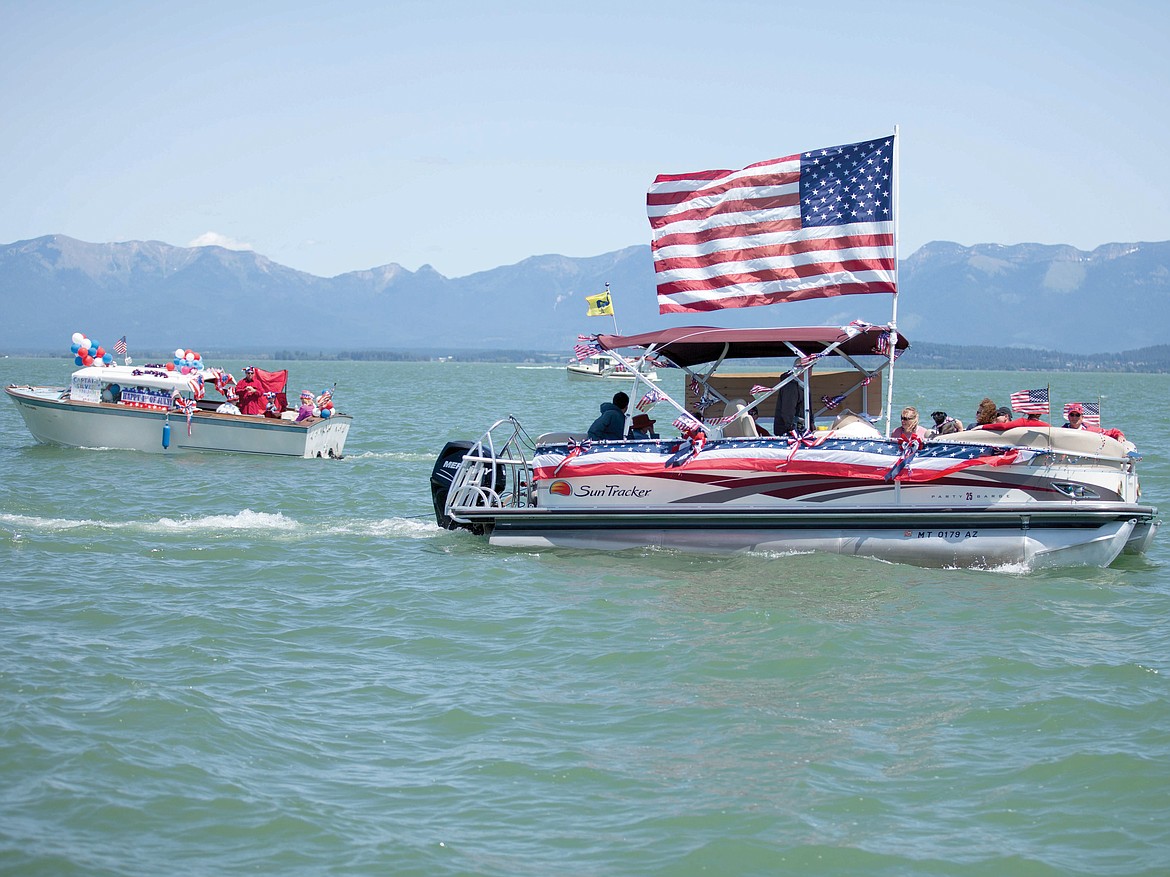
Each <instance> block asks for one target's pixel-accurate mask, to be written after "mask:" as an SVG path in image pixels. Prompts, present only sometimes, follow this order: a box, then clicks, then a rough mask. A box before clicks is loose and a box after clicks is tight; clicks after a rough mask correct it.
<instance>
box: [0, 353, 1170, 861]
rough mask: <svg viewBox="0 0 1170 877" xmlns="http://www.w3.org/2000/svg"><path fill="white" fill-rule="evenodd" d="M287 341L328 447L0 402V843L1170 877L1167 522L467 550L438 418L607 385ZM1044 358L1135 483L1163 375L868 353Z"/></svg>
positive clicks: (3, 851)
mask: <svg viewBox="0 0 1170 877" xmlns="http://www.w3.org/2000/svg"><path fill="white" fill-rule="evenodd" d="M212 364H215V365H222V366H224V367H227V368H229V369H230V370H232V371H234V372H235V373H236V374H239V367H240V366H241V365H242V363H239V362H220V363H212ZM264 365H266V367H267V366H268V365H271V364H264ZM281 365H283V364H281ZM70 368H71V366H70V361H66V360H65V359H64V358H62V359H60V360H57V359H3V360H0V380H2V381H3V383H5V384H7V383H14V382H18V383H27V382H34V383H57V384H59V383H62V382H64V380H65V379H66V375H67V373H68V372H69V371H70ZM289 368H290V369H291V374H292V383H291V384H290V391H292V392H294V393H295V392H299V390H301V389H302V388H309V389H313V390H316V391H320V389H322V388H323V387H325V386H329V385H331V384H332V383H333V382H334V381H336V382H337V392H336V400H337V403H338V407H339V408H340V409H341V410H345V411H348V412H350V413H353V414H354V415H355V416H356V420H355V423H354V426H353V429H352V431H351V433H350V438H349V443H348V445H347V448H346V452H347V454H346V457H345V459H343V460H341V461H329V460H290V461H285V460H255V459H249V458H237V457H231V456H212V455H205V456H190V457H176V458H163V457H154V456H147V455H138V454H133V453H128V452H121V451H80V450H65V449H57V448H49V447H43V446H38V445H35V444H34V443H33V441H32V439H31V437H30V436H29V434H28V432H27V431H26V429H25V427H24V424H23V422H22V421H21V420H20V418H19V415H18V414H17V412H16V410H15V406H13V405H12V404H11V402H9V401H8V400H7V399H4V400H0V401H2V405H0V569H3V575H2V578H0V582H2V584H0V872H2V873H4V874H12V875H25V874H27V875H34V874H35V875H41V874H44V875H72V874H85V875H144V877H146V875H149V877H157V875H159V874H172V873H176V874H184V875H224V874H241V873H260V874H279V875H282V877H297V875H304V877H309V875H314V877H316V875H323V874H336V875H383V874H390V875H429V877H434V875H500V877H512V875H533V877H537V875H539V877H546V875H550V874H571V875H671V877H681V875H699V874H715V875H746V874H768V875H775V874H800V875H859V874H864V875H890V877H904V875H964V877H967V875H987V877H1002V875H1007V874H1010V875H1094V877H1100V875H1155V874H1156V875H1165V874H1167V873H1170V864H1168V863H1170V824H1168V819H1167V817H1168V815H1170V792H1168V790H1170V684H1168V683H1170V623H1168V621H1167V619H1168V618H1170V574H1168V569H1170V547H1168V545H1170V531H1168V532H1163V533H1162V534H1160V536H1159V538H1158V539H1157V540H1156V542H1155V544H1154V547H1153V549H1152V551H1151V552H1150V553H1149V554H1148V555H1147V556H1145V557H1144V558H1124V559H1123V560H1122V561H1120V562H1119V564H1118V565H1116V566H1114V567H1112V568H1109V569H1076V570H1066V571H1058V572H1044V573H1037V574H1033V575H1028V576H1020V575H1010V574H1006V573H1002V572H980V571H939V570H925V569H918V568H914V567H907V566H897V565H891V564H885V563H878V562H875V561H869V560H860V559H855V558H843V557H834V556H817V555H811V556H795V557H768V556H734V557H706V556H683V555H678V554H673V553H670V552H664V551H651V550H645V551H629V552H623V553H617V554H602V553H587V552H568V551H540V552H518V551H508V550H502V549H493V548H489V547H488V546H487V545H486V544H484V543H483V542H482V541H480V540H478V539H476V538H475V537H473V536H471V535H470V534H468V533H464V532H454V533H453V532H446V531H442V530H439V529H438V528H437V527H436V526H435V524H434V522H433V519H432V514H431V506H430V497H429V487H428V480H429V475H430V469H431V465H432V462H433V460H434V458H435V456H436V454H437V453H438V451H439V450H440V449H441V447H442V446H443V444H444V443H445V442H446V441H447V440H449V439H455V438H476V437H477V436H478V435H479V434H480V433H481V432H482V431H483V430H484V429H486V428H487V426H489V425H490V423H491V422H492V421H493V420H494V419H496V418H497V417H500V416H503V415H504V414H509V413H511V414H515V415H517V416H518V417H519V418H520V419H521V421H522V422H523V423H524V424H525V426H526V427H528V429H529V432H530V433H531V434H533V435H535V434H537V433H539V432H543V431H546V430H554V429H575V430H579V429H583V428H585V427H586V426H588V424H589V423H590V422H591V421H592V419H593V418H594V416H595V415H596V411H597V406H598V404H599V403H600V402H601V401H604V400H607V399H608V397H609V396H610V395H611V394H612V392H613V390H614V388H613V386H612V385H611V384H591V383H580V382H570V381H569V380H568V379H567V378H566V376H565V375H564V373H563V371H561V370H559V369H539V368H518V367H516V366H513V365H472V364H457V363H310V362H297V363H291V364H289ZM674 379H676V380H677V378H674ZM1049 382H1051V385H1052V396H1053V400H1054V402H1055V403H1060V402H1064V401H1070V400H1080V401H1085V400H1094V399H1096V398H1097V397H1098V396H1100V397H1101V399H1102V408H1103V412H1104V420H1105V423H1106V425H1107V426H1117V427H1120V428H1121V429H1123V430H1124V431H1125V432H1126V434H1127V435H1128V436H1129V437H1130V438H1131V439H1132V440H1134V441H1135V442H1136V443H1137V445H1138V447H1139V450H1140V451H1142V452H1143V454H1144V462H1143V468H1142V478H1143V489H1144V495H1145V498H1146V499H1147V500H1149V501H1150V502H1152V503H1154V504H1156V505H1160V506H1161V507H1162V508H1163V510H1165V509H1166V508H1167V507H1168V505H1170V501H1168V498H1170V458H1168V456H1167V441H1166V436H1167V435H1168V434H1170V414H1168V412H1167V405H1166V402H1167V399H1168V398H1170V376H1166V375H1097V376H1090V375H1066V374H1056V375H1037V374H1020V373H1014V374H1008V373H961V372H943V371H906V370H899V372H898V375H897V384H896V386H895V390H896V392H895V400H896V403H895V404H896V405H897V406H898V407H899V408H900V407H901V406H902V405H906V404H916V405H918V406H919V408H920V410H923V411H925V412H929V411H931V410H933V409H935V408H940V407H941V408H945V409H946V410H947V411H949V412H950V413H952V414H955V415H957V416H959V417H960V418H962V419H963V420H969V419H970V418H971V417H972V415H973V412H974V409H975V406H976V404H977V403H978V401H979V400H980V399H981V398H982V397H983V396H984V395H990V396H992V397H993V398H995V399H996V400H997V401H999V402H1000V403H1001V404H1006V403H1007V399H1008V395H1009V393H1010V392H1012V391H1013V390H1021V389H1028V388H1031V387H1035V386H1044V385H1045V384H1046V383H1049ZM671 389H676V388H675V387H671ZM668 419H669V418H668ZM659 425H660V426H663V425H665V424H662V423H660V424H659Z"/></svg>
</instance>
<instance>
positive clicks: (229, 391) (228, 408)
mask: <svg viewBox="0 0 1170 877" xmlns="http://www.w3.org/2000/svg"><path fill="white" fill-rule="evenodd" d="M223 398H224V401H223V404H222V405H220V406H219V407H218V408H216V409H215V413H216V414H239V413H240V409H239V406H237V405H236V402H237V401H238V400H239V398H240V397H239V396H237V395H236V391H235V389H234V388H233V387H224V390H223Z"/></svg>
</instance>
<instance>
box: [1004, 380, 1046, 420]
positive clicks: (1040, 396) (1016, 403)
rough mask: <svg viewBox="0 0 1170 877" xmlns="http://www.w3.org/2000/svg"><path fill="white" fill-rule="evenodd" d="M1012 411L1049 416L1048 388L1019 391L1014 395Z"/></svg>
mask: <svg viewBox="0 0 1170 877" xmlns="http://www.w3.org/2000/svg"><path fill="white" fill-rule="evenodd" d="M1012 411H1019V412H1020V413H1021V414H1047V413H1048V388H1047V387H1042V388H1040V389H1039V390H1018V391H1017V392H1015V393H1012Z"/></svg>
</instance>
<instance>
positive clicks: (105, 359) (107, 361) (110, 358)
mask: <svg viewBox="0 0 1170 877" xmlns="http://www.w3.org/2000/svg"><path fill="white" fill-rule="evenodd" d="M113 361H114V354H112V353H104V354H102V362H104V363H105V364H106V365H109V364H110V363H112V362H113Z"/></svg>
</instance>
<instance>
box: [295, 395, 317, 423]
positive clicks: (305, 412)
mask: <svg viewBox="0 0 1170 877" xmlns="http://www.w3.org/2000/svg"><path fill="white" fill-rule="evenodd" d="M320 413H321V412H320V409H318V408H317V406H316V404H315V403H314V402H313V394H312V393H311V392H309V391H308V390H305V391H304V392H302V393H301V407H300V408H298V409H297V420H296V422H297V423H300V422H301V421H302V420H308V419H309V418H310V417H317V416H319V415H320Z"/></svg>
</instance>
